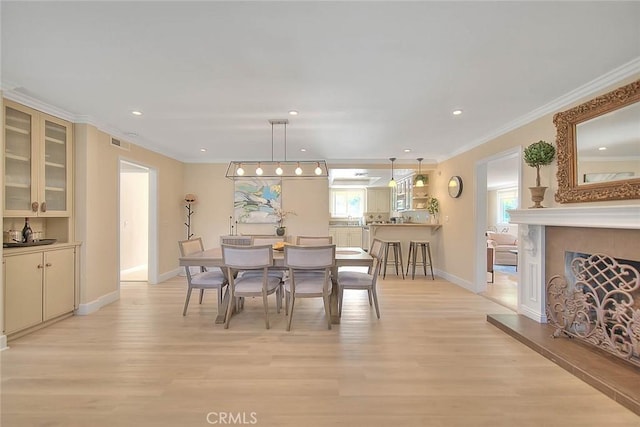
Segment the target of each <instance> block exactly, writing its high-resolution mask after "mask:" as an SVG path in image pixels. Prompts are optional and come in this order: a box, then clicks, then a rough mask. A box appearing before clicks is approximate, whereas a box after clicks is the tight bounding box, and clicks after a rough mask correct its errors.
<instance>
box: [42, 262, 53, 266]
mask: <svg viewBox="0 0 640 427" xmlns="http://www.w3.org/2000/svg"><path fill="white" fill-rule="evenodd" d="M52 265H53V264H51V263H50V262H48V263H46V264H45V265H44V266H45V267H51V266H52Z"/></svg>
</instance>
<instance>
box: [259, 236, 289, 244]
mask: <svg viewBox="0 0 640 427" xmlns="http://www.w3.org/2000/svg"><path fill="white" fill-rule="evenodd" d="M279 242H284V236H251V244H252V245H253V246H262V245H273V244H274V243H279Z"/></svg>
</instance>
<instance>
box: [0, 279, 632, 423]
mask: <svg viewBox="0 0 640 427" xmlns="http://www.w3.org/2000/svg"><path fill="white" fill-rule="evenodd" d="M184 282H185V280H184V278H183V277H176V278H174V279H172V280H170V281H168V282H165V283H162V284H160V285H154V286H149V285H146V284H144V283H131V284H123V285H122V288H121V299H120V300H119V301H117V302H115V303H113V304H111V305H109V306H107V307H104V308H103V309H101V310H100V311H98V312H96V313H94V314H91V315H89V316H75V317H72V318H69V319H67V320H64V321H62V322H59V323H57V324H55V325H52V326H51V327H49V328H47V329H43V330H41V331H37V332H35V333H33V334H31V335H28V336H25V337H22V338H19V339H16V340H14V341H11V342H10V343H9V345H10V347H11V348H10V349H9V350H6V351H4V352H2V353H0V357H1V362H2V366H1V377H2V383H1V387H2V388H1V391H2V394H1V400H2V401H1V410H2V413H1V415H0V421H1V425H2V426H3V427H4V426H11V427H14V426H16V427H21V426H29V427H31V426H65V427H73V426H82V427H86V426H91V427H101V426H206V425H212V424H213V423H214V422H215V423H216V424H241V423H242V421H244V422H245V423H247V424H249V423H251V422H253V424H255V425H260V426H302V425H304V426H334V425H344V426H364V425H366V426H390V425H401V426H465V427H468V426H485V425H486V426H513V425H516V424H517V425H518V426H535V427H539V426H557V425H562V426H590V425H607V426H637V425H638V423H639V421H640V419H639V418H638V417H637V416H636V415H635V414H633V413H632V412H631V411H629V410H628V409H626V408H624V407H623V406H621V405H619V404H618V403H616V402H615V401H613V400H611V399H609V398H608V397H606V396H605V395H603V394H602V393H600V392H599V391H597V390H596V389H594V388H593V387H591V386H589V385H588V384H586V383H584V382H582V381H581V380H580V379H578V378H576V377H574V376H573V375H571V374H570V373H568V372H566V371H565V370H564V369H562V368H561V367H559V366H557V365H555V364H554V363H553V362H551V361H549V360H547V359H546V358H545V357H543V356H541V355H540V354H538V353H536V352H535V351H533V350H531V349H529V348H528V347H527V346H525V345H524V344H522V343H520V342H519V341H517V340H515V339H514V338H512V337H510V336H509V335H507V334H505V333H504V332H502V331H501V330H499V329H498V328H496V327H494V326H493V325H491V324H489V323H487V321H486V316H487V314H490V313H496V314H509V313H512V312H511V311H510V310H508V309H507V308H505V307H502V306H500V305H498V304H496V303H494V302H492V301H490V300H488V299H486V298H483V297H481V296H478V295H475V294H472V293H470V292H468V291H466V290H464V289H462V288H459V287H457V286H455V285H453V284H451V283H448V282H446V281H444V280H440V279H437V280H436V281H435V282H434V281H432V280H430V279H426V278H424V277H423V276H416V279H415V280H402V279H398V278H397V277H395V276H394V275H387V278H386V279H385V280H383V281H382V282H381V283H380V286H379V299H380V310H381V316H382V318H381V319H380V320H378V319H377V318H376V317H375V310H373V309H372V308H370V307H369V304H368V301H367V297H366V294H365V293H364V292H358V291H348V292H346V293H345V303H344V310H343V317H342V322H341V324H339V325H333V329H332V330H327V329H326V323H325V318H324V312H323V307H322V302H321V300H315V299H313V300H301V301H298V302H296V311H295V314H294V318H293V326H292V331H291V332H286V330H285V326H286V317H285V315H284V313H281V314H276V312H275V304H274V300H273V298H270V301H269V303H270V315H271V327H272V328H271V329H270V330H266V329H264V321H263V315H264V314H263V313H264V312H263V309H262V302H261V300H260V299H250V300H247V302H246V304H245V309H244V311H243V312H242V313H240V314H238V315H237V316H236V317H234V318H233V319H232V320H231V325H230V328H229V329H228V330H225V329H223V328H222V325H214V324H213V319H214V317H215V315H216V308H215V307H216V301H215V293H213V292H211V293H209V294H208V295H206V296H205V301H204V303H203V304H202V305H201V306H199V305H198V304H197V296H194V297H193V299H192V302H191V305H190V307H189V312H188V314H187V316H186V317H183V316H182V305H183V303H184V295H185V287H186V285H185V283H184ZM207 417H209V418H208V419H207ZM222 418H224V421H226V422H222ZM229 421H232V422H229Z"/></svg>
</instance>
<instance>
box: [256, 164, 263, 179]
mask: <svg viewBox="0 0 640 427" xmlns="http://www.w3.org/2000/svg"><path fill="white" fill-rule="evenodd" d="M263 173H264V171H263V170H262V168H261V167H260V163H258V167H257V168H256V175H258V176H260V175H262V174H263Z"/></svg>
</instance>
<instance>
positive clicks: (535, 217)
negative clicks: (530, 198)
mask: <svg viewBox="0 0 640 427" xmlns="http://www.w3.org/2000/svg"><path fill="white" fill-rule="evenodd" d="M509 214H510V215H511V222H513V223H516V224H533V225H554V226H560V227H597V228H627V229H640V205H622V206H578V207H561V208H544V209H517V210H510V211H509Z"/></svg>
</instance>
